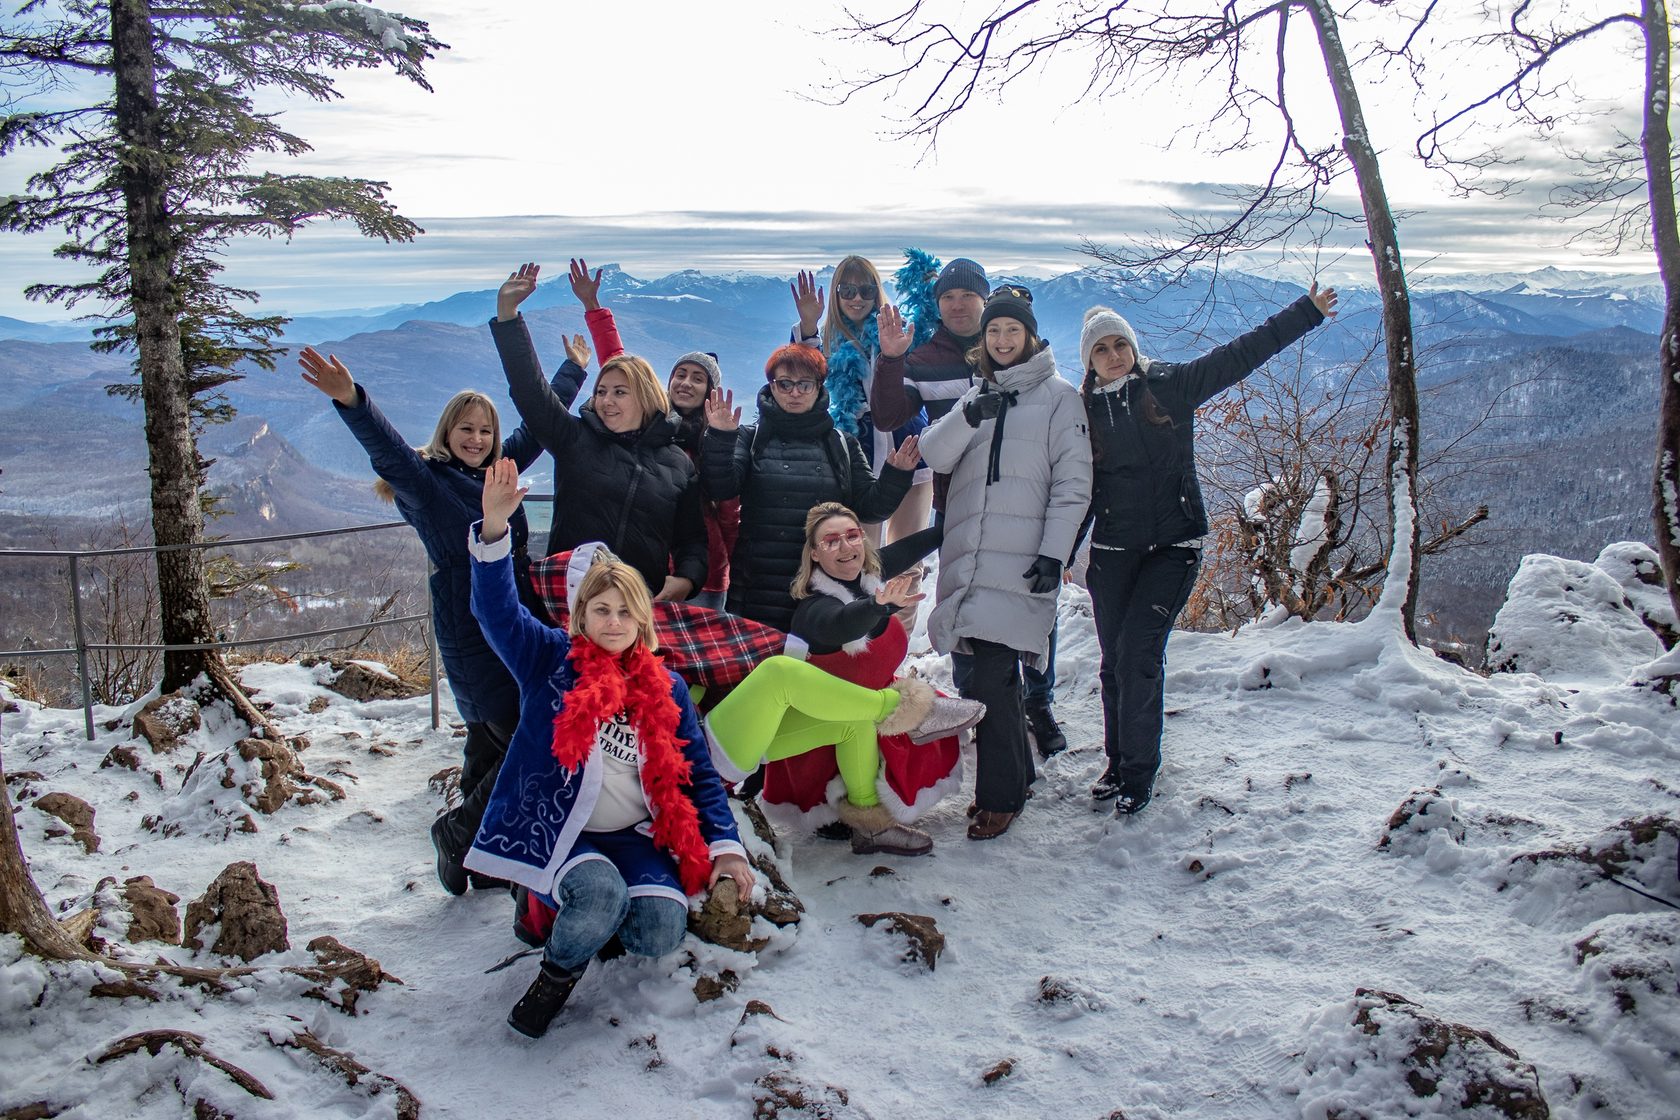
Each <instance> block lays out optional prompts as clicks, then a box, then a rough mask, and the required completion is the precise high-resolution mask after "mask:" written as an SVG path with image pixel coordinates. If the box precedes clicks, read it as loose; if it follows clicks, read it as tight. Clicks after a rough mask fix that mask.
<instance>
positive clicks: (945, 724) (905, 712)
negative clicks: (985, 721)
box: [875, 677, 986, 743]
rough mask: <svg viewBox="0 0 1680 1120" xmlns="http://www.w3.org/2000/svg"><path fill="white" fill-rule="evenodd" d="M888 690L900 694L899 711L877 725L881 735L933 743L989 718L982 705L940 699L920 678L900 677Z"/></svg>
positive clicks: (984, 706) (930, 686)
mask: <svg viewBox="0 0 1680 1120" xmlns="http://www.w3.org/2000/svg"><path fill="white" fill-rule="evenodd" d="M888 687H890V688H892V689H894V690H895V691H896V692H897V693H898V707H896V708H894V709H893V710H892V713H891V714H890V715H888V716H887V718H886V719H884V720H882V721H881V722H880V723H878V724H876V725H875V729H876V731H878V732H879V733H880V734H882V735H909V736H910V741H911V742H912V743H931V742H933V741H934V740H935V739H943V738H946V737H947V736H950V735H955V734H956V733H957V732H959V731H966V730H967V729H968V728H970V727H973V726H974V725H975V724H977V723H979V722H980V720H981V718H982V717H984V716H985V714H986V705H984V704H982V703H980V701H978V700H964V699H963V698H962V697H960V696H941V695H940V694H939V693H938V692H936V691H934V688H933V686H932V685H930V684H928V683H927V682H926V681H924V680H923V679H922V678H920V677H900V678H898V679H897V680H895V681H893V682H892V684H891V685H889V686H888Z"/></svg>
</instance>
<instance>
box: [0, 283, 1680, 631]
mask: <svg viewBox="0 0 1680 1120" xmlns="http://www.w3.org/2000/svg"><path fill="white" fill-rule="evenodd" d="M555 263H556V264H558V263H559V262H555ZM879 263H880V264H881V265H882V267H883V270H884V271H886V272H888V273H889V274H890V270H891V268H892V267H893V266H894V265H895V264H896V262H888V261H883V262H879ZM551 270H552V272H554V273H555V274H556V276H555V278H554V279H550V280H546V281H545V282H543V283H542V284H540V285H539V287H538V288H537V291H536V292H535V293H534V294H533V295H532V297H531V298H530V299H529V300H528V301H527V303H526V304H525V308H524V309H525V312H526V317H527V320H528V321H529V323H530V326H531V330H532V333H533V335H534V337H535V339H536V342H537V347H538V350H539V353H541V354H542V355H543V356H544V358H545V360H546V361H547V362H549V363H550V365H551V366H552V365H553V364H554V363H555V362H556V361H557V360H558V358H559V357H560V355H561V353H562V339H563V337H564V336H566V335H569V334H571V333H574V332H578V331H581V330H582V329H583V323H582V315H581V312H580V309H579V307H578V305H577V303H576V300H575V299H574V298H573V296H572V293H571V291H570V288H569V285H568V284H567V283H566V280H565V278H564V274H563V271H562V270H561V269H560V268H555V267H553V266H551ZM830 278H831V272H824V273H822V274H819V280H820V282H822V283H823V284H824V285H825V287H826V286H827V284H828V282H829V280H830ZM1003 279H1006V278H1005V277H995V278H994V282H997V281H999V280H1003ZM1010 279H1019V280H1022V281H1023V282H1025V283H1027V284H1028V285H1029V286H1030V287H1031V288H1032V289H1033V290H1034V293H1035V299H1034V307H1035V310H1036V312H1037V315H1038V319H1039V323H1040V328H1041V333H1042V334H1043V335H1044V336H1045V337H1046V338H1047V339H1049V340H1050V341H1051V343H1052V345H1053V346H1054V347H1055V349H1056V352H1057V354H1058V356H1059V357H1060V359H1061V362H1062V365H1063V367H1064V373H1065V374H1066V375H1068V376H1069V377H1070V378H1071V377H1073V376H1075V374H1076V371H1075V370H1074V369H1073V366H1074V365H1076V363H1077V357H1076V354H1077V340H1078V336H1079V327H1080V323H1081V321H1082V318H1083V314H1084V311H1085V309H1086V308H1088V307H1090V306H1091V305H1093V304H1096V303H1104V304H1108V305H1110V306H1113V307H1116V308H1118V309H1120V310H1121V311H1122V313H1123V314H1125V315H1126V316H1127V317H1128V319H1129V320H1130V321H1131V323H1132V325H1133V326H1134V327H1135V328H1136V330H1137V333H1138V336H1139V338H1140V341H1141V345H1142V348H1143V350H1144V352H1145V353H1147V354H1149V355H1151V356H1152V357H1156V358H1162V359H1168V360H1172V359H1182V358H1186V357H1190V356H1193V355H1195V354H1198V353H1201V352H1204V351H1205V350H1207V349H1209V348H1211V347H1212V346H1214V345H1217V344H1219V343H1222V342H1224V341H1227V340H1228V339H1230V338H1232V337H1235V336H1236V335H1237V334H1240V333H1241V332H1242V331H1243V330H1245V329H1247V328H1248V327H1250V326H1252V325H1253V324H1255V323H1257V322H1259V321H1260V320H1261V319H1263V318H1264V317H1265V316H1266V315H1268V314H1270V313H1271V312H1272V311H1273V310H1275V309H1276V308H1278V307H1280V306H1282V305H1284V304H1286V303H1288V302H1289V301H1291V300H1293V299H1295V298H1297V297H1298V296H1299V295H1301V294H1302V291H1303V289H1302V288H1301V287H1300V286H1298V285H1295V284H1292V283H1289V282H1287V281H1282V280H1277V279H1274V278H1268V277H1264V276H1255V275H1250V274H1244V273H1235V272H1225V273H1221V274H1218V275H1217V276H1215V275H1213V274H1205V273H1204V274H1200V275H1197V276H1194V277H1192V278H1191V280H1190V281H1189V282H1188V283H1183V284H1178V285H1171V284H1168V283H1167V280H1166V277H1164V276H1162V275H1137V276H1132V277H1128V278H1124V279H1120V280H1116V279H1114V278H1111V277H1108V276H1104V275H1099V274H1097V273H1095V272H1093V271H1090V270H1080V271H1075V272H1070V273H1066V274H1063V275H1060V276H1056V277H1051V278H1048V279H1042V278H1037V277H1022V278H1010ZM1414 289H1415V290H1414V297H1413V310H1414V316H1415V321H1416V323H1417V325H1418V337H1419V352H1420V355H1422V356H1423V360H1422V362H1421V363H1420V383H1421V385H1422V387H1423V388H1424V390H1425V392H1426V399H1425V406H1424V407H1425V426H1426V438H1427V439H1435V440H1440V441H1445V440H1451V439H1455V438H1458V428H1457V427H1456V426H1455V425H1458V424H1459V422H1460V421H1461V420H1462V419H1463V417H1465V416H1469V415H1477V414H1479V412H1478V411H1477V410H1491V411H1493V412H1495V413H1496V414H1497V416H1498V420H1499V422H1498V423H1496V424H1491V425H1488V426H1487V427H1486V429H1485V430H1483V431H1481V432H1479V433H1478V434H1477V435H1476V436H1475V438H1476V439H1478V440H1481V441H1482V442H1483V443H1485V444H1486V445H1487V447H1488V448H1489V452H1490V454H1489V458H1490V460H1498V461H1499V464H1500V465H1498V466H1497V467H1490V470H1489V471H1488V472H1485V473H1483V474H1481V475H1480V476H1479V477H1476V478H1474V479H1472V480H1471V482H1473V484H1474V486H1473V487H1472V488H1473V489H1474V490H1475V493H1474V494H1471V495H1470V497H1469V500H1470V502H1471V504H1475V503H1477V502H1482V501H1485V502H1486V503H1487V504H1488V505H1489V506H1490V507H1491V508H1492V509H1493V511H1494V515H1493V517H1492V519H1490V522H1489V525H1488V527H1487V535H1486V537H1485V540H1484V545H1483V546H1482V548H1483V552H1482V553H1481V555H1482V560H1480V561H1478V560H1476V559H1475V556H1476V554H1472V556H1471V560H1472V566H1473V567H1478V570H1477V571H1476V572H1475V574H1474V576H1473V578H1472V579H1471V582H1472V583H1473V584H1474V586H1475V587H1476V588H1477V590H1476V592H1475V596H1474V597H1479V598H1480V600H1481V601H1483V607H1484V608H1485V609H1484V610H1483V611H1482V617H1481V618H1480V621H1479V623H1478V624H1480V625H1485V622H1486V618H1487V617H1488V616H1490V615H1491V610H1492V606H1493V605H1494V604H1496V603H1497V595H1496V592H1497V591H1498V590H1500V589H1501V588H1502V587H1503V582H1504V580H1505V579H1508V578H1509V574H1510V572H1511V571H1512V570H1513V569H1514V566H1515V561H1516V559H1517V558H1518V557H1520V556H1521V555H1523V554H1524V553H1526V552H1529V551H1549V552H1554V553H1557V554H1560V555H1567V556H1575V557H1578V558H1583V559H1585V558H1590V557H1591V556H1592V555H1594V554H1595V553H1596V552H1597V550H1598V548H1599V547H1601V546H1602V545H1603V544H1605V543H1607V542H1608V541H1609V540H1614V539H1619V538H1620V537H1622V536H1633V537H1635V538H1637V539H1645V538H1646V537H1647V536H1648V533H1649V530H1648V523H1649V518H1648V504H1647V503H1648V497H1647V492H1648V483H1647V481H1646V480H1647V479H1648V477H1649V469H1650V468H1649V463H1648V462H1647V461H1646V456H1648V454H1649V450H1648V446H1649V441H1650V425H1651V420H1650V418H1651V416H1652V414H1653V412H1652V410H1653V407H1654V401H1655V393H1656V384H1655V374H1654V367H1653V366H1652V364H1651V362H1650V361H1649V360H1648V356H1649V355H1653V354H1654V353H1655V347H1656V338H1655V334H1656V332H1657V330H1658V328H1659V325H1660V322H1661V316H1662V298H1661V289H1660V287H1659V286H1658V285H1657V283H1656V281H1655V277H1654V276H1652V275H1623V276H1606V275H1598V274H1592V273H1585V272H1569V271H1564V270H1559V269H1552V268H1548V269H1543V270H1540V271H1539V272H1535V273H1530V274H1526V275H1515V274H1493V275H1483V276H1456V277H1420V278H1419V279H1418V280H1417V281H1416V282H1415V285H1414ZM1341 294H1342V300H1341V314H1340V315H1339V316H1338V317H1337V319H1336V321H1335V322H1334V324H1333V325H1332V326H1331V327H1330V328H1328V329H1325V330H1321V331H1318V332H1315V333H1314V335H1313V336H1312V337H1311V338H1310V339H1309V340H1308V343H1307V345H1306V346H1305V347H1304V348H1303V350H1302V351H1301V357H1300V359H1299V360H1300V361H1302V362H1304V363H1305V364H1306V366H1307V367H1309V368H1311V369H1314V370H1335V369H1337V368H1346V367H1350V366H1352V365H1353V364H1355V363H1358V362H1360V361H1361V360H1367V361H1368V360H1371V356H1372V355H1373V353H1375V355H1376V359H1375V360H1378V361H1380V353H1381V351H1380V304H1379V300H1378V297H1377V293H1376V292H1375V291H1374V290H1373V289H1367V288H1359V287H1354V288H1344V289H1342V292H1341ZM601 296H602V300H603V302H604V303H605V304H606V305H607V306H609V307H611V308H612V309H613V310H614V312H615V315H616V317H617V321H618V326H619V330H620V333H621V334H622V335H623V337H624V341H625V344H626V346H627V347H628V348H629V349H630V350H631V352H633V353H639V354H642V355H645V356H646V357H647V358H648V359H649V360H650V361H651V362H652V363H653V365H654V368H655V369H657V370H659V371H660V372H663V371H665V370H666V369H669V367H670V365H671V363H672V361H673V360H674V359H675V358H676V357H677V355H679V354H681V353H683V352H685V351H687V350H692V349H696V348H700V349H707V350H712V351H714V352H716V353H717V354H718V355H719V360H720V364H721V366H722V369H723V371H724V382H725V385H726V386H728V387H730V388H733V389H734V390H735V391H736V393H737V395H738V396H745V397H750V396H751V394H753V393H754V392H756V390H757V388H758V387H759V386H761V385H762V384H763V380H762V374H761V370H762V368H763V367H762V362H763V360H764V356H765V355H766V354H768V353H769V352H770V350H772V349H773V348H774V347H775V346H777V345H780V344H781V343H783V342H785V341H786V340H787V338H788V332H789V327H790V325H791V323H792V321H793V318H794V308H793V303H792V299H791V297H790V294H789V289H788V281H787V279H786V278H781V277H772V276H760V275H751V274H745V273H732V274H724V275H718V274H706V273H701V272H696V271H692V270H690V271H684V272H677V273H672V274H670V275H667V276H662V277H658V278H655V279H642V278H638V277H634V276H631V275H629V274H628V273H626V272H624V271H623V270H622V269H620V268H618V267H616V266H613V265H608V266H606V268H605V269H604V270H603V284H602V289H601ZM494 307H495V291H494V289H480V290H475V291H465V292H457V293H454V294H452V295H449V296H447V297H445V298H442V299H439V300H436V301H432V302H429V303H424V304H408V305H402V306H399V307H392V308H362V309H346V310H344V311H341V312H332V313H327V314H317V315H309V316H304V317H300V318H298V319H296V320H294V321H293V323H292V324H291V325H290V327H289V328H288V330H287V334H286V336H285V341H286V342H287V343H289V344H292V345H294V346H302V345H304V344H310V345H314V346H317V347H319V348H323V349H325V350H328V351H331V352H332V353H334V354H336V355H338V356H339V357H340V358H341V359H343V360H344V362H345V363H346V364H347V365H348V366H349V367H350V369H351V371H352V373H353V374H354V375H355V376H356V378H357V379H358V381H360V382H361V383H362V384H363V385H365V386H366V387H367V388H368V390H369V391H370V393H371V394H372V395H373V397H374V398H375V399H376V400H377V401H378V402H379V403H380V405H381V407H382V408H383V409H384V410H385V411H386V412H387V414H388V415H389V416H390V417H391V418H392V420H393V422H394V423H396V425H397V426H398V428H399V429H401V430H402V431H404V432H405V433H407V434H408V436H409V438H410V439H412V440H413V441H415V442H421V441H423V440H424V439H425V438H426V437H427V436H428V435H429V434H430V430H431V427H432V424H433V422H434V421H435V419H436V416H437V413H438V409H439V408H440V407H441V405H442V404H443V402H444V401H445V400H446V399H447V398H448V397H449V396H450V395H451V394H453V393H454V392H455V391H457V390H458V389H461V388H467V387H472V388H479V389H483V390H484V391H486V392H488V393H490V394H491V396H492V397H493V398H494V399H495V400H497V402H498V405H499V407H501V408H503V409H505V410H506V411H505V413H504V415H507V416H512V415H513V411H512V408H511V405H510V404H509V402H508V399H507V397H506V394H505V392H504V391H503V382H502V377H501V373H500V367H499V363H498V362H497V359H496V356H495V351H494V347H493V346H492V345H491V342H490V338H489V331H488V329H487V327H486V325H485V324H486V322H487V321H488V320H489V318H490V317H491V315H492V314H493V312H494ZM85 329H86V328H85V325H82V324H62V323H60V324H42V323H26V322H23V321H21V320H10V319H0V393H3V394H4V395H5V396H4V399H5V400H6V401H7V402H8V407H7V408H6V409H4V410H0V471H3V472H4V474H3V475H0V543H6V542H9V543H16V536H17V534H16V532H15V531H14V530H15V528H16V526H17V525H18V524H19V523H20V522H29V521H34V520H38V519H40V518H51V519H54V521H56V522H60V523H63V524H65V525H68V524H69V521H70V520H73V519H76V518H84V517H95V518H98V517H108V516H110V515H111V514H112V513H113V512H114V511H116V510H118V509H122V510H124V511H126V512H127V513H129V514H130V515H133V516H135V517H136V518H137V519H138V520H140V521H143V520H144V514H143V510H144V502H145V496H146V475H145V460H144V449H143V446H142V443H141V435H140V424H139V416H138V409H137V407H136V406H135V405H133V404H130V403H129V402H127V401H125V400H123V399H121V398H113V397H110V396H109V395H107V393H106V392H105V387H106V386H107V385H110V384H112V383H114V382H120V381H124V380H127V379H128V377H129V376H130V374H129V365H128V360H127V359H126V358H124V357H122V356H112V355H100V354H95V353H93V352H92V351H90V350H89V349H88V348H87V346H86V344H85V342H84V341H81V340H80V339H84V338H85ZM78 332H79V333H78ZM68 338H77V339H78V340H76V341H70V340H67V339H68ZM1070 359H1071V361H1070ZM1293 360H1296V359H1292V358H1289V357H1287V356H1285V357H1280V358H1279V359H1278V360H1277V361H1278V362H1279V363H1282V362H1286V361H1293ZM295 369H296V367H295V365H293V364H292V363H291V362H289V361H285V360H282V362H281V363H280V365H279V367H278V369H277V370H276V371H275V372H273V373H266V372H262V371H258V370H251V371H248V372H247V376H246V377H245V378H244V379H243V380H241V381H239V382H236V383H234V384H232V385H231V386H229V387H228V398H229V400H230V402H231V403H232V404H233V405H234V406H235V407H236V408H237V409H238V411H239V414H240V417H241V422H240V423H239V425H237V426H236V427H234V428H227V429H216V428H213V429H211V430H210V431H209V432H208V433H207V435H206V453H207V454H209V455H211V456H213V457H214V458H215V459H216V463H215V465H214V466H213V468H212V472H211V478H212V482H213V484H215V485H217V486H219V487H221V488H222V489H223V490H224V491H225V492H227V493H228V494H229V496H230V501H229V502H228V507H229V509H230V510H231V512H232V515H233V516H235V517H237V518H240V519H241V521H240V525H241V526H242V527H253V526H265V527H267V530H268V531H271V532H278V531H287V530H303V529H313V528H322V527H330V526H334V525H341V524H345V523H349V522H354V521H356V520H362V519H383V518H384V517H385V516H387V515H388V514H389V507H380V506H378V505H377V504H376V503H374V502H372V501H371V499H370V498H368V496H367V488H366V486H365V483H366V481H367V480H368V479H369V478H370V477H371V476H370V474H369V472H368V467H367V461H366V458H365V456H363V454H362V452H361V450H360V448H359V447H358V446H357V445H356V443H355V442H354V440H352V439H351V438H350V436H349V433H348V432H347V431H346V430H345V429H344V427H343V425H342V424H341V423H339V422H338V420H337V418H336V417H335V416H334V415H333V414H332V412H331V410H330V409H328V408H326V407H323V404H324V402H323V399H322V398H321V397H319V395H317V394H316V393H314V392H313V391H312V390H310V389H308V388H307V387H306V386H305V385H304V384H303V383H302V382H301V381H300V380H299V379H298V378H297V376H296V374H295ZM1571 385H1573V389H1571ZM1583 388H1584V389H1586V390H1587V391H1584V392H1583V391H1580V390H1581V389H1583ZM1431 392H1433V394H1434V396H1433V398H1432V397H1430V396H1428V395H1427V394H1430V393H1431ZM749 412H750V408H749ZM67 453H68V454H72V455H74V456H76V457H77V458H78V459H79V460H80V464H81V465H80V467H79V469H77V470H66V469H65V464H64V456H65V455H66V454H67ZM540 470H541V468H539V471H540ZM1589 484H1590V485H1589ZM1588 495H1590V497H1589V496H1588ZM1583 501H1591V502H1592V503H1593V504H1592V507H1591V508H1585V509H1583V508H1577V507H1578V505H1579V503H1581V502H1583ZM1560 511H1562V512H1563V513H1564V516H1558V514H1559V512H1560ZM8 515H10V516H8ZM64 536H65V539H74V537H75V533H74V532H72V531H68V530H66V532H65V534H64Z"/></svg>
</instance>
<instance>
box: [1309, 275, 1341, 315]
mask: <svg viewBox="0 0 1680 1120" xmlns="http://www.w3.org/2000/svg"><path fill="white" fill-rule="evenodd" d="M1307 298H1308V299H1310V300H1312V301H1313V306H1314V307H1316V308H1318V313H1319V314H1320V315H1323V316H1324V317H1325V318H1326V319H1333V318H1335V316H1336V289H1334V288H1325V289H1324V290H1323V291H1322V292H1321V291H1319V290H1318V281H1317V280H1314V281H1313V285H1312V290H1311V291H1309V292H1308V293H1307Z"/></svg>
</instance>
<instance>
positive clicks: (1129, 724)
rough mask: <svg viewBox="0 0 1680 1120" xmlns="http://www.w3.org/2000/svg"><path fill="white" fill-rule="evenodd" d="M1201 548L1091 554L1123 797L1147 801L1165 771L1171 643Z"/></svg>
mask: <svg viewBox="0 0 1680 1120" xmlns="http://www.w3.org/2000/svg"><path fill="white" fill-rule="evenodd" d="M1201 564H1202V554H1201V550H1200V549H1195V548H1182V547H1168V548H1156V549H1131V548H1127V549H1118V548H1093V549H1091V564H1090V567H1089V569H1088V570H1087V571H1086V573H1085V586H1086V588H1087V589H1088V590H1089V591H1090V592H1091V611H1092V613H1093V614H1094V615H1095V616H1096V624H1097V644H1098V646H1099V647H1100V648H1101V650H1102V670H1101V672H1100V673H1099V679H1100V680H1101V681H1102V705H1103V750H1104V751H1105V752H1107V754H1108V757H1109V758H1110V759H1111V760H1113V761H1114V762H1117V763H1118V764H1119V770H1120V793H1121V796H1123V797H1145V796H1147V795H1148V794H1149V793H1150V790H1151V788H1152V787H1153V786H1154V783H1155V771H1156V770H1158V769H1159V768H1160V766H1161V713H1162V708H1163V701H1164V690H1163V688H1162V684H1161V675H1162V672H1163V670H1164V669H1165V667H1166V659H1167V638H1168V636H1169V635H1170V634H1171V633H1172V627H1173V622H1174V621H1175V620H1176V619H1177V618H1178V612H1179V611H1181V610H1183V609H1184V604H1185V603H1186V602H1187V601H1188V600H1189V598H1190V589H1191V588H1193V587H1194V586H1195V585H1196V573H1197V571H1198V570H1199V569H1200V568H1201Z"/></svg>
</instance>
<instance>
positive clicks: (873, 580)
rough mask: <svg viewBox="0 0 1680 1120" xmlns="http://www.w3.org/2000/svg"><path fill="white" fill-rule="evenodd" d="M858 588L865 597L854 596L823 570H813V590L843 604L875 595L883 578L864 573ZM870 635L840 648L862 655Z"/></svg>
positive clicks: (815, 568) (850, 590) (849, 589)
mask: <svg viewBox="0 0 1680 1120" xmlns="http://www.w3.org/2000/svg"><path fill="white" fill-rule="evenodd" d="M858 586H860V587H862V588H863V595H854V594H852V589H851V588H849V587H847V586H846V585H845V584H843V583H841V582H840V581H839V580H837V579H835V578H834V577H833V576H831V575H829V574H828V573H827V572H825V571H823V570H822V569H821V568H817V567H813V568H812V569H811V590H812V591H820V592H822V593H823V594H824V595H827V596H828V597H829V598H831V599H838V600H840V601H841V602H842V603H855V602H857V601H858V600H859V599H861V598H863V597H865V596H869V595H873V594H875V592H877V591H879V590H880V589H881V577H880V576H878V575H874V574H872V573H870V572H864V573H863V574H862V575H861V576H859V577H858ZM869 641H870V638H869V635H868V634H865V635H864V636H863V637H861V638H853V639H852V640H851V641H849V642H847V643H846V644H844V645H842V646H841V647H840V648H841V649H842V650H844V651H845V652H847V653H862V652H864V651H865V650H867V649H868V648H869Z"/></svg>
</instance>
